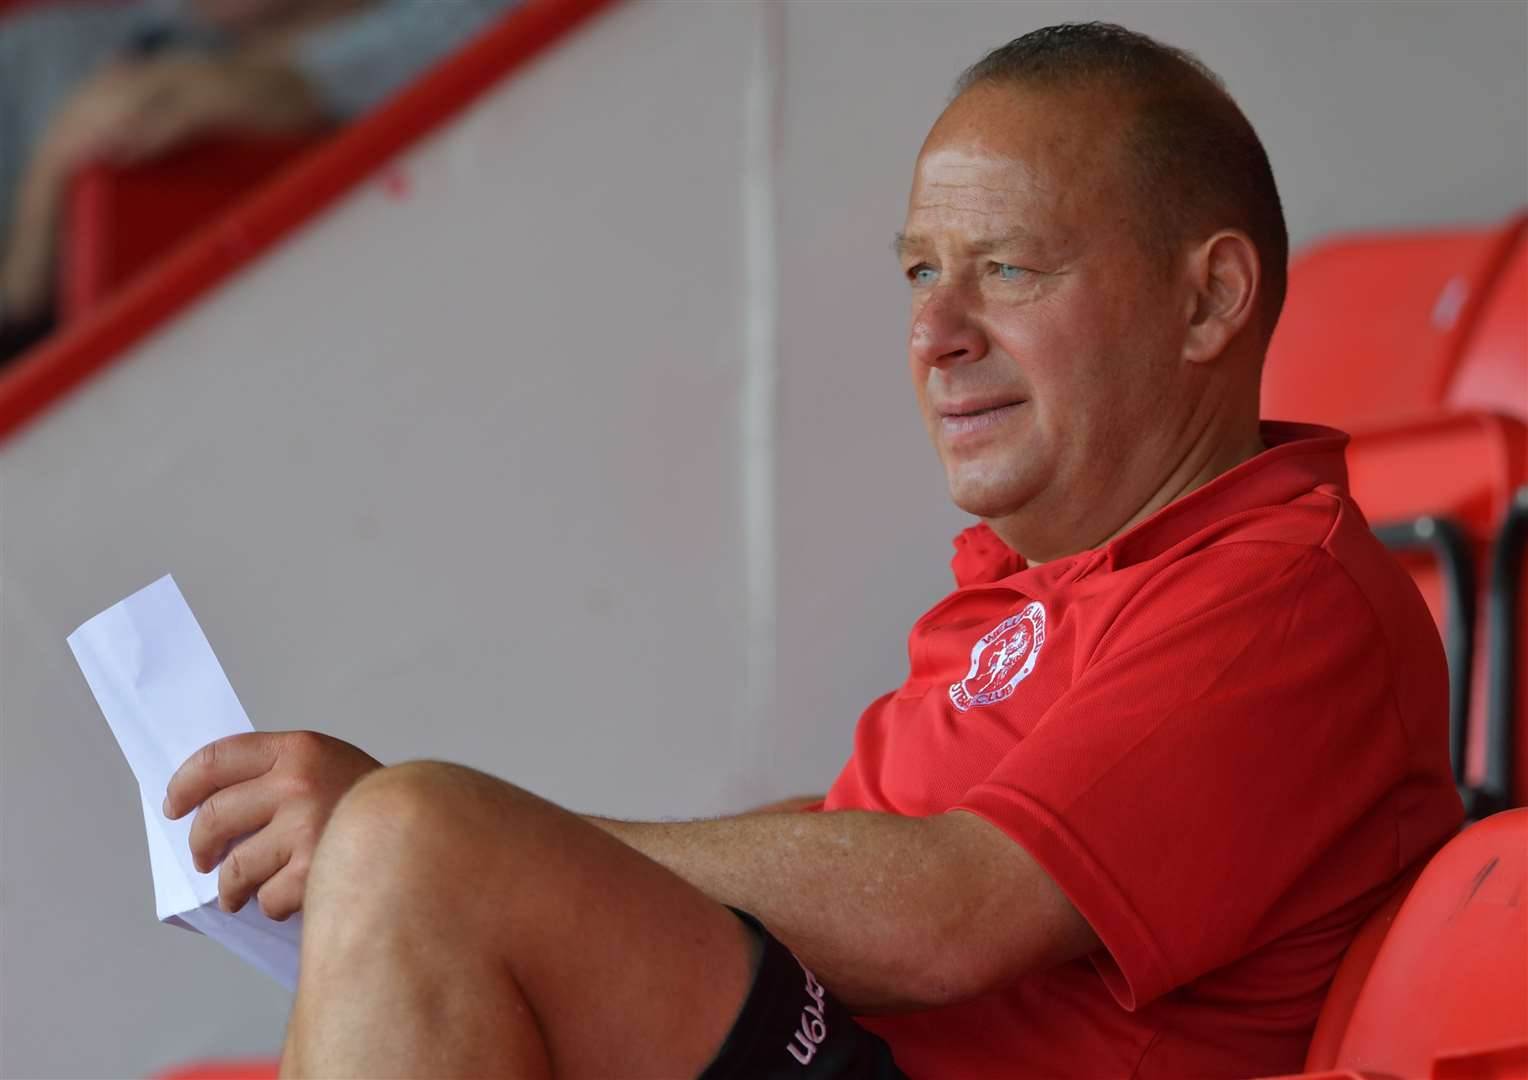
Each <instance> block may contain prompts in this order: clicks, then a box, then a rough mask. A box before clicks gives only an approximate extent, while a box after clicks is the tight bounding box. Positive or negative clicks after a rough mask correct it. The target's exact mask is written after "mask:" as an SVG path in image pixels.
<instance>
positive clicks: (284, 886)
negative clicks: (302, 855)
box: [255, 859, 308, 922]
mask: <svg viewBox="0 0 1528 1080" xmlns="http://www.w3.org/2000/svg"><path fill="white" fill-rule="evenodd" d="M307 887H308V873H307V870H306V868H304V867H299V866H298V865H297V860H296V859H292V860H290V861H288V862H287V864H286V865H285V866H283V867H282V868H281V869H280V870H278V871H277V872H276V876H275V877H273V878H271V879H270V880H269V881H267V882H266V883H265V884H264V885H262V886H260V888H259V889H258V890H257V891H256V893H255V897H256V899H257V900H259V902H260V910H261V911H263V912H265V914H266V916H267V917H268V918H272V919H275V920H276V921H277V922H285V921H286V920H287V919H289V918H291V917H292V916H293V915H295V914H297V913H298V912H299V911H301V910H302V894H303V891H304V890H305V889H306V888H307Z"/></svg>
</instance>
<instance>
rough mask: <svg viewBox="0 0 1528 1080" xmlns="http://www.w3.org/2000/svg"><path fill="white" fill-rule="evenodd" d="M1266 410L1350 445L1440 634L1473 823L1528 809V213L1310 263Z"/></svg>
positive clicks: (1366, 492)
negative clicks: (1325, 430) (1344, 436)
mask: <svg viewBox="0 0 1528 1080" xmlns="http://www.w3.org/2000/svg"><path fill="white" fill-rule="evenodd" d="M1263 413H1264V415H1265V416H1270V417H1277V418H1279V419H1289V420H1307V421H1314V422H1317V423H1327V424H1332V425H1334V426H1336V427H1340V428H1343V429H1344V430H1347V431H1349V432H1350V433H1351V434H1352V436H1353V441H1352V444H1351V446H1350V448H1349V452H1348V469H1349V474H1350V480H1351V484H1352V489H1353V493H1354V495H1355V496H1356V498H1357V500H1358V503H1359V505H1360V506H1361V507H1363V509H1364V512H1365V514H1366V515H1367V516H1368V518H1369V520H1370V522H1371V523H1372V524H1373V525H1374V527H1375V531H1376V532H1377V533H1378V534H1379V536H1380V537H1381V538H1382V539H1384V540H1385V541H1386V543H1387V544H1389V545H1390V546H1391V547H1392V548H1393V549H1394V550H1395V551H1396V552H1397V554H1398V555H1399V556H1400V557H1401V559H1402V561H1403V562H1404V563H1405V564H1406V565H1407V567H1408V569H1410V570H1411V572H1412V576H1413V577H1414V578H1415V580H1416V581H1417V584H1418V586H1419V587H1420V588H1421V590H1422V593H1423V595H1424V596H1425V597H1426V598H1427V601H1428V604H1429V606H1430V607H1431V608H1432V610H1433V613H1434V616H1435V617H1436V618H1437V620H1438V623H1439V626H1440V628H1441V629H1442V632H1443V636H1444V642H1445V645H1446V647H1447V650H1448V654H1449V669H1450V681H1451V690H1452V693H1451V713H1452V715H1451V722H1452V725H1453V726H1452V735H1453V740H1452V745H1453V749H1454V768H1455V775H1456V778H1457V779H1458V781H1459V784H1460V788H1461V793H1462V794H1463V795H1464V798H1465V801H1466V805H1467V808H1468V809H1469V811H1470V815H1471V816H1472V817H1481V816H1484V815H1486V814H1490V813H1492V812H1494V811H1496V810H1500V809H1503V808H1505V807H1508V806H1522V805H1525V804H1528V734H1525V730H1524V728H1525V725H1528V701H1525V691H1528V684H1525V682H1524V680H1522V679H1520V678H1518V674H1519V672H1520V671H1521V670H1522V667H1523V664H1524V662H1525V656H1524V649H1525V647H1528V634H1524V633H1523V629H1522V627H1523V622H1524V616H1525V613H1528V608H1525V606H1524V604H1523V598H1522V593H1521V589H1522V573H1521V568H1522V564H1523V560H1524V549H1523V532H1524V529H1523V526H1522V524H1521V518H1522V515H1523V514H1524V513H1525V510H1524V503H1525V501H1528V494H1525V493H1524V490H1523V485H1524V484H1525V483H1528V215H1518V216H1514V217H1513V218H1512V219H1510V220H1509V221H1507V222H1505V223H1503V224H1500V225H1496V226H1491V227H1486V228H1477V229H1461V230H1453V231H1428V232H1408V233H1396V234H1386V235H1370V236H1357V237H1346V238H1342V239H1338V240H1334V241H1329V242H1327V243H1323V244H1321V245H1319V246H1317V247H1314V248H1312V249H1311V250H1309V251H1307V252H1305V253H1304V254H1302V255H1301V256H1300V257H1299V258H1298V259H1296V260H1295V261H1294V263H1293V264H1292V265H1291V267H1290V287H1289V298H1288V301H1287V303H1286V306H1285V311H1284V315H1283V318H1282V319H1281V320H1280V323H1279V328H1278V332H1277V333H1276V334H1275V335H1274V339H1273V342H1272V345H1271V347H1270V349H1269V355H1268V361H1267V366H1266V368H1265V370H1264V385H1263Z"/></svg>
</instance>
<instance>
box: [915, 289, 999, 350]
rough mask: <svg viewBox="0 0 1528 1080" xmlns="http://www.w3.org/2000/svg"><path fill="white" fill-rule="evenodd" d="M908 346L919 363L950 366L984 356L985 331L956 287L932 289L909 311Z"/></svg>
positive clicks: (985, 345)
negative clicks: (916, 309) (918, 305)
mask: <svg viewBox="0 0 1528 1080" xmlns="http://www.w3.org/2000/svg"><path fill="white" fill-rule="evenodd" d="M908 349H909V350H910V351H911V353H912V358H913V360H915V361H916V362H918V363H920V364H926V365H927V366H929V367H950V366H952V365H955V364H966V363H970V362H972V361H974V360H980V359H981V358H982V357H984V356H986V355H987V335H986V334H985V333H983V332H982V328H981V326H980V324H979V323H978V322H977V321H976V320H975V319H974V318H972V313H971V311H970V308H969V307H968V306H967V304H966V303H965V301H964V298H963V297H962V296H961V295H960V292H959V291H958V290H956V289H953V288H952V289H948V290H943V291H937V290H936V292H935V293H934V295H932V296H930V297H929V298H928V299H927V300H926V301H924V303H923V306H922V307H921V308H919V309H918V311H917V312H916V313H915V314H914V315H913V325H912V329H911V331H910V332H909V334H908Z"/></svg>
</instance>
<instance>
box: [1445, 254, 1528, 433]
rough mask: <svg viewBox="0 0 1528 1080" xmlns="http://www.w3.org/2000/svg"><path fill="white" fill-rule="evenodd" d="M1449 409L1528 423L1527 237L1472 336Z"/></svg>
mask: <svg viewBox="0 0 1528 1080" xmlns="http://www.w3.org/2000/svg"><path fill="white" fill-rule="evenodd" d="M1448 405H1449V407H1451V408H1455V409H1478V410H1481V411H1484V412H1494V413H1500V414H1502V415H1504V416H1511V417H1515V418H1516V419H1518V420H1521V421H1525V422H1528V231H1524V232H1521V233H1519V234H1518V238H1517V244H1516V245H1515V246H1514V247H1513V249H1512V253H1511V255H1510V256H1509V257H1508V260H1507V264H1506V265H1505V266H1504V267H1503V268H1502V270H1501V273H1500V276H1499V277H1498V278H1497V280H1496V281H1495V282H1494V283H1493V284H1492V286H1491V290H1490V294H1489V295H1488V296H1487V297H1486V300H1485V304H1484V306H1483V308H1482V310H1481V312H1480V317H1479V318H1478V319H1477V320H1476V322H1475V325H1474V326H1473V327H1472V328H1471V330H1470V334H1469V338H1468V340H1467V341H1466V342H1465V345H1464V352H1463V354H1462V355H1461V356H1460V358H1459V364H1458V367H1457V370H1456V371H1455V374H1454V378H1453V382H1452V384H1451V385H1450V386H1449V390H1448Z"/></svg>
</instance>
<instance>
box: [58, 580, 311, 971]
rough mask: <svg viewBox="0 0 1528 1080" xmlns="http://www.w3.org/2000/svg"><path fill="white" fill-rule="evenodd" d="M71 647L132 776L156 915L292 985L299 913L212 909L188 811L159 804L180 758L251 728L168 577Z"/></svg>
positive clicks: (89, 627)
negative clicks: (170, 812)
mask: <svg viewBox="0 0 1528 1080" xmlns="http://www.w3.org/2000/svg"><path fill="white" fill-rule="evenodd" d="M69 647H70V648H71V649H72V650H74V658H75V660H76V661H78V662H79V665H80V670H81V671H83V672H84V673H85V681H86V682H87V683H89V684H90V690H91V693H93V694H95V699H96V702H97V704H99V705H100V706H101V712H102V713H103V714H104V715H105V717H106V723H107V725H108V726H109V727H110V728H111V732H112V734H113V735H115V736H116V737H117V744H118V745H119V746H121V747H122V753H123V754H125V755H126V756H127V764H128V766H129V767H130V768H131V769H132V770H133V775H134V776H135V777H137V779H138V789H139V792H140V793H141V796H142V802H143V820H144V824H145V826H146V828H147V830H148V838H149V867H150V868H151V869H152V870H153V873H154V907H155V910H156V911H157V912H158V915H159V918H160V919H161V920H162V921H164V922H167V923H171V924H173V925H175V926H181V927H185V928H186V929H188V930H195V931H197V932H199V933H202V934H206V935H207V936H208V937H210V938H213V939H214V940H216V941H218V942H221V943H222V944H223V945H224V946H225V947H227V948H228V949H230V950H231V951H232V952H233V953H235V954H236V955H237V956H239V957H240V958H241V959H243V960H245V961H246V962H248V963H250V964H253V965H254V966H255V967H257V968H259V969H260V970H261V971H264V972H265V973H266V974H268V975H270V976H272V977H273V978H275V979H276V980H277V981H278V982H280V983H281V984H282V985H284V986H285V987H286V988H287V989H288V990H295V989H296V987H297V952H298V943H299V942H300V940H301V937H302V916H301V915H294V916H292V917H291V918H290V919H288V920H287V921H286V922H276V921H275V920H273V919H269V918H267V917H266V916H265V913H264V912H262V911H261V910H260V905H259V904H258V903H257V902H255V901H254V900H250V901H249V903H247V904H245V905H244V907H243V908H242V909H240V910H239V911H238V912H237V913H235V914H232V915H230V914H228V913H227V912H225V911H223V910H222V909H221V908H219V907H218V879H217V869H216V868H213V869H212V870H211V871H209V872H208V873H205V874H201V873H197V870H196V867H195V866H193V865H192V863H191V845H190V836H191V822H192V820H193V818H194V815H190V814H188V815H186V816H184V817H182V818H180V819H179V820H178V821H170V820H169V819H168V818H166V817H165V816H164V813H163V812H162V811H161V809H160V807H161V805H162V804H163V802H164V795H165V789H166V788H167V787H168V786H169V783H170V777H171V776H173V775H174V774H175V770H176V769H178V768H180V765H181V763H182V762H183V761H185V760H186V758H188V757H190V756H191V755H192V754H193V753H195V752H196V751H197V750H199V749H201V748H202V747H203V746H205V745H206V744H207V743H210V742H212V741H213V740H214V739H221V738H222V737H223V736H225V735H236V734H238V733H239V732H243V731H253V730H254V728H253V727H252V726H250V722H249V717H248V716H246V715H245V714H244V707H243V706H242V705H240V704H239V699H238V698H237V697H236V696H235V695H234V692H233V687H231V686H229V685H228V677H227V676H226V675H224V674H223V667H222V665H221V664H219V663H218V658H217V657H216V656H214V655H213V653H212V646H210V645H209V644H207V638H206V636H205V635H203V633H202V628H201V627H200V626H199V625H197V622H196V616H194V615H192V614H191V609H190V608H189V607H187V606H186V601H185V598H184V597H183V596H181V594H180V589H178V588H176V586H175V582H174V580H173V579H172V578H171V577H170V576H169V575H168V574H166V575H165V576H164V577H162V578H160V579H159V580H158V581H156V582H154V584H152V585H150V586H148V587H147V588H144V589H140V590H139V591H138V592H135V593H133V595H132V596H129V597H128V598H127V599H126V600H123V601H122V602H121V603H119V604H116V605H114V606H112V607H109V608H107V609H106V610H105V611H103V612H101V614H99V615H97V616H96V617H95V618H93V619H91V620H90V621H89V622H87V623H85V625H83V626H81V627H80V628H79V629H78V630H76V631H75V632H74V633H72V634H70V635H69Z"/></svg>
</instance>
